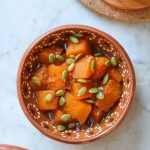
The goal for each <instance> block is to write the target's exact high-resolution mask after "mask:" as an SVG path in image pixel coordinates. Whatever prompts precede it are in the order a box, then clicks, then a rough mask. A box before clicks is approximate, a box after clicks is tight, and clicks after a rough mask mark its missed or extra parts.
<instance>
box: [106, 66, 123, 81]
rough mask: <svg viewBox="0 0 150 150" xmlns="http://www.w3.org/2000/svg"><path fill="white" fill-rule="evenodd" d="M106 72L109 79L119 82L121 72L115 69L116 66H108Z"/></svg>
mask: <svg viewBox="0 0 150 150" xmlns="http://www.w3.org/2000/svg"><path fill="white" fill-rule="evenodd" d="M108 74H109V78H110V79H114V80H116V81H117V82H119V83H120V82H121V80H122V76H121V73H120V72H119V71H118V70H117V68H110V69H109V70H108Z"/></svg>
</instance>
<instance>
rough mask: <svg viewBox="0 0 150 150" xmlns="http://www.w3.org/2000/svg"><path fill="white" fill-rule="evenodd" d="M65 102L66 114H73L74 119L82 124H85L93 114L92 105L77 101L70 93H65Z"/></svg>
mask: <svg viewBox="0 0 150 150" xmlns="http://www.w3.org/2000/svg"><path fill="white" fill-rule="evenodd" d="M65 100H66V103H65V105H64V107H63V110H64V111H65V112H66V113H68V114H71V116H72V118H73V119H76V120H78V121H79V122H80V123H84V122H85V121H86V119H87V117H88V115H89V114H90V112H91V109H92V107H91V104H88V103H85V102H83V101H81V100H77V99H75V97H74V96H73V95H72V94H71V93H69V92H66V93H65Z"/></svg>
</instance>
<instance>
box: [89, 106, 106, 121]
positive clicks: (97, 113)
mask: <svg viewBox="0 0 150 150" xmlns="http://www.w3.org/2000/svg"><path fill="white" fill-rule="evenodd" d="M103 114H104V112H103V111H102V110H101V109H100V108H99V107H97V106H95V105H94V106H93V107H92V111H91V113H90V115H91V117H92V118H93V119H94V121H95V122H99V121H100V120H101V119H102V116H103Z"/></svg>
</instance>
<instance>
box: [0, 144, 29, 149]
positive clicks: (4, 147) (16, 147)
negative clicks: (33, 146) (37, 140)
mask: <svg viewBox="0 0 150 150" xmlns="http://www.w3.org/2000/svg"><path fill="white" fill-rule="evenodd" d="M12 149H13V150H27V149H24V148H22V147H18V146H13V145H7V144H0V150H12Z"/></svg>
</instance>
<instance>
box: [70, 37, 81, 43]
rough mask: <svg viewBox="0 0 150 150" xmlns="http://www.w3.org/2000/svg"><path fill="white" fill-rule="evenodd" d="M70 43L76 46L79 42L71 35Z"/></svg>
mask: <svg viewBox="0 0 150 150" xmlns="http://www.w3.org/2000/svg"><path fill="white" fill-rule="evenodd" d="M70 41H71V42H72V43H74V44H77V43H78V42H79V40H78V38H77V37H75V36H73V35H71V36H70Z"/></svg>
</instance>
